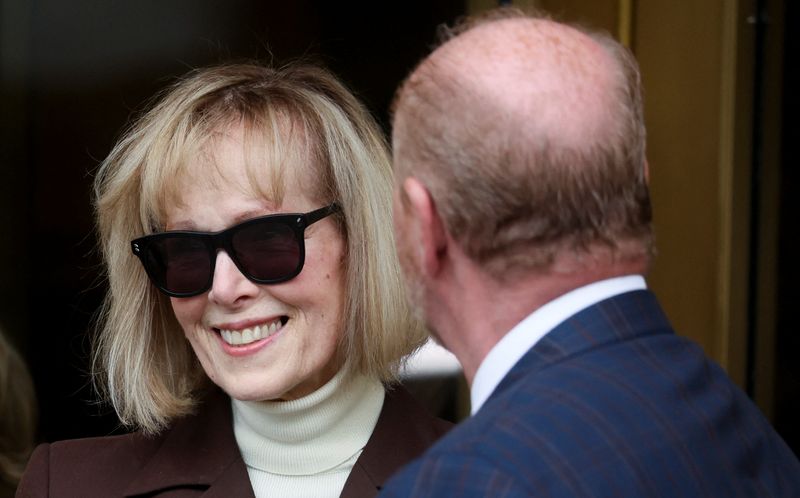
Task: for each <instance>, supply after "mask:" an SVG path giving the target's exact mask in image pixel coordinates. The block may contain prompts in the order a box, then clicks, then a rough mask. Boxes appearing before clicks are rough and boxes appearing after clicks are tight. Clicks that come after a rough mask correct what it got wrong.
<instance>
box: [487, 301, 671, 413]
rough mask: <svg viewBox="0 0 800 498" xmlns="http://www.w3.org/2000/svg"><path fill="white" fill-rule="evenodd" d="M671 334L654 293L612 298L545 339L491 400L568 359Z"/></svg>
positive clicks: (499, 386)
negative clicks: (532, 374)
mask: <svg viewBox="0 0 800 498" xmlns="http://www.w3.org/2000/svg"><path fill="white" fill-rule="evenodd" d="M671 333H673V332H672V327H671V326H670V324H669V320H668V319H667V317H666V315H664V312H663V310H662V309H661V306H660V305H659V304H658V301H657V300H656V297H655V295H654V294H653V293H652V292H650V291H647V290H640V291H632V292H626V293H624V294H620V295H617V296H614V297H611V298H609V299H606V300H604V301H601V302H599V303H597V304H594V305H592V306H589V307H588V308H586V309H584V310H582V311H580V312H578V313H576V314H575V315H573V316H571V317H570V318H568V319H567V320H565V321H564V322H562V323H561V324H559V325H558V326H557V327H556V328H554V329H553V330H551V331H550V332H549V333H548V334H547V335H545V336H544V337H543V338H542V339H541V340H540V341H539V342H538V343H536V345H535V346H534V347H533V348H531V349H530V351H528V352H527V353H526V354H525V356H523V357H522V358H521V359H520V360H519V361H518V362H517V364H516V365H514V367H513V368H512V369H511V371H509V373H508V374H507V375H506V376H505V377H504V378H503V380H502V382H500V384H499V385H498V386H497V389H495V390H494V392H493V393H492V395H491V396H490V397H489V400H491V399H492V398H494V397H495V396H497V395H499V394H500V393H501V392H503V391H505V390H506V389H508V388H509V387H511V386H512V385H514V384H515V383H516V382H517V381H519V380H520V379H521V378H523V377H525V376H526V375H530V374H531V372H534V371H538V370H541V369H543V368H545V367H547V366H549V365H552V364H554V363H558V362H560V361H562V360H563V359H565V358H568V357H572V356H575V355H578V354H581V353H582V352H585V351H588V350H591V349H595V348H598V347H602V346H603V345H607V344H610V343H613V342H619V341H624V340H627V339H630V338H633V337H636V336H643V335H651V334H671Z"/></svg>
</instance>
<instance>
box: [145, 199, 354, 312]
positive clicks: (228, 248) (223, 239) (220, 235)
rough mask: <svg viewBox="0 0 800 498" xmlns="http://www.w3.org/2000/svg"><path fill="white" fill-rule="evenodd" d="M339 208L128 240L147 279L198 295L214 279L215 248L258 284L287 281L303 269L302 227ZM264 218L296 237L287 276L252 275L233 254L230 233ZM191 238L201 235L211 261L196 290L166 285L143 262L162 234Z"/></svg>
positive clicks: (170, 293) (187, 294)
mask: <svg viewBox="0 0 800 498" xmlns="http://www.w3.org/2000/svg"><path fill="white" fill-rule="evenodd" d="M340 211H341V208H340V207H339V205H338V204H336V203H335V202H334V203H331V204H329V205H327V206H325V207H321V208H319V209H315V210H313V211H309V212H308V213H277V214H268V215H266V216H259V217H257V218H250V219H249V220H245V221H243V222H241V223H237V224H236V225H233V226H231V227H228V228H226V229H224V230H221V231H219V232H198V231H191V230H173V231H167V232H158V233H153V234H150V235H145V236H143V237H139V238H137V239H134V240H132V241H131V250H132V251H133V254H134V255H136V256H137V257H138V258H139V260H140V261H141V263H142V266H143V267H144V270H145V272H146V273H147V276H148V277H149V278H150V282H152V283H153V285H154V286H155V287H156V288H157V289H158V290H159V291H161V292H163V293H164V294H166V295H168V296H170V297H193V296H199V295H200V294H203V293H204V292H206V291H208V290H209V289H210V288H211V286H212V284H213V282H214V270H215V267H216V261H217V252H218V251H220V250H223V251H225V253H226V254H227V255H228V257H229V258H231V261H233V263H234V264H235V265H236V268H238V269H239V271H240V272H241V273H242V275H244V276H245V277H246V278H247V279H248V280H250V281H251V282H255V283H257V284H278V283H281V282H286V281H288V280H291V279H293V278H294V277H296V276H297V275H299V274H300V272H301V271H302V270H303V266H304V265H305V254H306V245H305V239H304V237H303V235H304V233H305V229H306V228H308V227H309V226H310V225H312V224H314V223H316V222H317V221H319V220H321V219H323V218H325V217H327V216H330V215H332V214H334V213H338V212H340ZM264 222H272V223H271V224H275V225H283V226H287V227H289V228H290V229H291V230H292V233H293V234H294V237H295V240H296V241H297V245H298V251H299V254H298V264H297V268H296V270H295V271H293V272H291V273H290V274H288V275H286V276H282V277H280V278H271V279H261V278H256V277H255V276H253V275H251V274H250V273H249V272H248V271H246V269H245V268H244V267H243V265H242V264H241V262H240V261H239V258H237V257H236V251H234V249H233V236H234V234H235V233H236V232H238V231H240V230H242V229H243V228H246V227H248V226H250V225H255V224H261V223H264ZM184 237H185V238H193V239H200V240H202V241H203V245H204V246H205V247H206V249H207V250H208V255H209V261H210V263H211V268H210V271H209V276H208V280H207V281H206V282H205V284H203V286H202V288H201V289H199V290H197V291H191V292H174V291H171V290H169V289H167V288H166V287H165V286H164V285H161V284H160V283H159V281H158V278H157V277H156V275H154V274H153V273H152V272H151V269H150V268H149V267H148V265H147V263H146V262H145V257H146V256H145V255H146V253H147V249H148V246H149V245H150V244H153V243H156V242H158V241H159V240H161V239H165V238H184Z"/></svg>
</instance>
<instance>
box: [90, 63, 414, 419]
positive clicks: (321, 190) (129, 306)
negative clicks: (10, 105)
mask: <svg viewBox="0 0 800 498" xmlns="http://www.w3.org/2000/svg"><path fill="white" fill-rule="evenodd" d="M232 126H243V127H244V132H245V145H244V148H245V155H246V158H248V160H247V163H246V164H247V168H248V175H249V178H250V183H251V184H252V185H251V187H252V189H253V193H254V195H263V197H264V198H265V199H267V200H270V201H273V202H275V204H276V205H279V204H280V200H281V198H282V196H283V191H284V182H283V181H282V179H283V177H284V176H285V175H284V173H288V174H291V172H292V171H306V170H308V169H309V168H310V169H311V171H313V173H312V174H311V175H310V177H311V178H314V181H313V182H311V184H307V185H304V188H306V189H307V191H308V195H309V197H311V198H314V199H316V200H318V201H319V202H320V205H324V204H327V203H330V202H334V201H335V202H336V203H337V204H338V205H339V206H340V207H341V213H340V214H338V215H336V219H337V222H338V224H339V228H340V230H341V233H342V237H343V238H344V240H345V241H346V258H345V263H344V264H345V266H346V268H345V271H346V283H345V292H346V293H347V295H346V299H345V305H344V309H343V310H341V313H342V323H343V331H344V332H343V334H344V337H343V338H342V340H341V341H340V347H339V351H338V354H339V355H340V357H341V358H342V360H343V361H344V365H345V366H344V368H348V369H352V370H354V371H357V372H360V373H362V374H365V375H368V376H371V377H373V378H379V379H381V380H384V381H388V380H391V379H393V378H394V374H395V372H396V367H397V366H398V363H399V362H400V361H401V359H402V358H403V357H404V356H405V355H407V354H408V353H410V352H411V351H413V350H414V349H415V348H416V347H417V346H419V345H420V344H421V343H422V342H423V340H424V338H425V334H424V332H423V329H422V327H421V325H420V324H419V323H417V322H416V321H414V320H413V318H412V314H411V313H409V312H408V308H407V305H406V302H405V299H404V297H405V296H404V294H403V287H402V280H401V276H400V271H399V265H398V261H397V255H396V250H395V246H394V238H393V233H392V219H391V197H392V196H391V192H392V184H391V165H390V162H389V155H388V148H387V145H386V140H385V138H384V136H383V134H382V132H381V130H380V129H379V127H378V126H377V124H376V123H375V121H374V119H373V118H372V117H371V116H370V114H369V113H368V112H367V111H366V110H365V109H364V108H363V106H362V105H361V104H360V103H359V102H358V101H357V100H356V99H355V97H353V95H352V94H351V93H350V92H349V91H348V90H347V89H346V88H345V87H344V86H343V85H342V84H341V83H340V82H339V81H337V79H336V78H335V77H334V76H333V75H332V74H330V73H329V72H328V71H326V70H323V69H321V68H318V67H314V66H309V65H291V66H287V67H283V68H279V69H273V68H269V67H263V66H260V65H257V64H242V65H224V66H219V67H212V68H207V69H202V70H197V71H193V72H191V73H189V74H188V75H187V76H186V77H184V78H183V79H181V80H180V81H179V82H177V84H175V85H174V86H172V87H171V88H169V89H168V90H167V91H166V92H165V93H164V94H163V95H162V96H161V97H160V98H159V99H158V100H157V102H156V104H155V105H154V106H153V107H152V109H151V110H149V111H148V112H147V113H145V114H144V115H143V116H141V117H140V118H139V119H138V120H136V122H135V123H134V124H133V125H132V127H131V128H130V129H129V130H128V131H127V133H126V134H125V135H124V136H123V137H122V139H121V140H120V141H119V143H118V144H117V145H116V147H115V148H114V149H113V150H112V152H111V153H110V155H109V156H108V158H107V159H106V160H105V161H104V162H103V164H102V165H101V167H100V169H99V172H98V175H97V178H96V181H95V209H96V217H97V226H98V230H99V235H100V243H101V249H102V253H103V257H104V260H105V266H106V269H107V276H108V283H109V287H110V289H109V293H108V295H107V298H106V301H105V304H104V308H103V310H102V314H101V318H100V320H99V323H98V327H97V333H96V337H95V343H94V370H95V379H96V385H97V387H98V388H99V391H100V393H101V395H103V396H104V397H105V398H106V399H107V400H109V401H110V402H111V403H112V404H113V406H114V408H115V409H116V411H117V414H118V415H119V417H120V419H121V421H122V422H123V423H125V424H128V425H132V426H136V427H138V428H140V429H143V430H144V431H146V432H156V431H158V430H160V429H163V428H164V427H165V426H166V425H167V424H168V423H169V422H170V421H171V420H172V419H174V418H175V417H177V416H180V415H183V414H186V413H187V412H189V411H191V409H192V407H193V406H194V405H195V403H196V399H195V398H197V392H198V390H199V389H200V388H201V387H203V386H204V385H206V384H207V383H208V379H207V378H206V376H205V374H204V373H203V370H202V367H201V366H200V364H199V362H198V360H197V359H196V357H195V355H194V353H193V352H192V349H191V347H190V345H189V344H188V342H187V341H186V340H185V338H184V334H183V332H182V331H181V329H180V326H179V324H178V323H177V320H176V319H175V316H174V314H173V311H172V307H171V305H170V301H169V299H168V298H167V297H166V296H164V295H162V294H161V293H159V292H158V291H157V290H156V289H155V287H154V286H153V285H151V284H150V282H149V280H148V278H147V275H146V274H145V271H144V269H143V268H142V266H141V265H140V264H139V261H137V259H136V257H135V256H134V255H133V254H132V253H131V250H130V240H131V239H133V238H135V237H139V236H142V235H144V234H148V233H152V232H154V231H158V230H161V229H163V225H164V219H165V210H166V209H167V208H168V207H169V206H174V205H175V203H178V202H181V200H180V199H181V196H180V194H181V192H180V185H181V184H182V183H181V179H184V180H185V179H186V178H187V175H192V176H191V179H192V181H215V180H213V179H212V178H217V179H219V177H220V174H223V173H222V171H221V170H220V171H217V173H218V174H217V175H214V171H213V166H212V170H211V171H209V170H207V169H206V170H197V169H196V168H197V164H198V163H206V162H207V161H198V157H199V155H202V154H207V153H209V150H208V149H210V148H212V147H213V143H214V140H216V139H217V138H218V137H219V136H220V134H221V133H224V132H225V131H226V130H228V129H230V128H231V127H232ZM253 151H257V152H253ZM259 154H261V156H259ZM264 155H266V157H263V156H264ZM264 161H266V162H267V163H268V164H269V166H265V163H264Z"/></svg>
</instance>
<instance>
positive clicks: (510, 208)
mask: <svg viewBox="0 0 800 498" xmlns="http://www.w3.org/2000/svg"><path fill="white" fill-rule="evenodd" d="M392 140H393V146H394V161H395V168H396V171H395V173H396V190H395V225H396V226H395V228H396V232H397V241H398V247H399V251H400V253H401V260H402V263H403V267H404V270H405V272H406V274H407V285H408V290H409V294H410V297H411V299H412V301H413V302H414V303H415V305H416V307H417V309H418V311H419V313H420V314H421V315H422V316H423V317H424V319H425V320H426V321H427V323H428V325H429V327H430V329H431V330H432V333H433V334H434V335H435V336H436V337H437V338H438V340H439V341H440V342H441V343H442V344H444V345H445V346H446V347H447V348H448V349H450V350H451V351H452V352H453V353H455V355H456V356H457V357H458V359H459V360H460V361H461V363H462V366H463V368H464V373H465V375H466V378H467V381H468V383H469V385H470V389H471V397H472V416H471V417H470V418H469V419H467V420H466V421H465V422H463V423H462V424H461V425H459V426H458V427H457V428H456V429H455V430H453V431H451V432H450V433H449V434H448V435H447V436H446V437H445V438H443V439H442V440H441V441H440V442H439V443H438V444H436V445H435V446H434V447H432V448H431V449H430V450H429V451H428V452H427V453H425V454H424V455H423V456H422V457H421V458H419V459H418V460H416V461H415V462H413V463H412V464H411V465H410V466H408V467H407V468H406V469H404V470H403V471H402V472H401V473H400V474H399V475H397V476H396V477H395V478H394V479H393V480H392V481H391V482H390V483H389V485H388V486H387V487H386V488H385V489H384V495H386V496H397V497H406V496H430V497H450V496H491V497H501V496H570V497H572V496H646V497H651V496H671V497H672V496H681V497H685V496H713V497H731V496H787V497H788V496H794V497H797V496H800V464H799V463H798V460H797V458H796V457H795V456H794V455H793V454H792V452H791V450H790V449H789V448H788V447H787V446H786V444H785V443H784V442H783V441H782V440H781V439H780V437H779V436H778V435H777V434H776V433H775V431H774V430H773V429H772V427H771V426H770V424H769V423H768V422H767V420H765V418H764V417H763V416H762V414H761V413H760V412H759V411H758V409H757V408H756V407H755V406H754V404H753V403H752V402H751V401H750V400H749V399H748V398H747V396H746V395H745V394H744V393H743V392H742V391H741V390H739V389H738V388H737V387H736V386H735V385H734V384H733V383H732V382H731V381H730V380H729V379H728V377H727V376H726V375H725V373H724V372H723V371H722V369H721V368H720V367H719V366H718V365H716V364H714V363H713V362H712V361H711V360H709V359H708V358H707V357H706V356H705V355H704V354H703V351H702V350H701V349H700V348H699V347H698V346H697V345H696V344H694V343H692V342H691V341H689V340H687V339H684V338H682V337H680V336H679V335H676V334H675V332H674V331H673V329H672V327H671V325H670V324H669V322H668V320H667V318H666V317H665V316H664V313H663V312H662V310H661V308H660V306H659V304H658V302H657V300H656V298H655V296H654V295H653V294H652V293H651V292H650V291H648V290H647V286H646V283H645V280H644V275H645V274H646V273H647V269H648V266H649V265H650V262H651V258H652V254H653V235H652V228H651V208H650V198H649V193H648V186H647V181H648V175H647V163H646V160H645V128H644V123H643V118H642V102H641V89H640V78H639V73H638V68H637V64H636V62H635V61H634V59H633V58H632V57H631V55H630V54H629V53H628V52H627V51H626V50H625V49H624V48H623V47H621V46H620V45H619V44H618V43H617V42H615V41H614V40H613V39H612V38H610V37H608V36H606V35H604V34H598V33H592V32H586V31H583V30H579V29H576V28H573V27H570V26H566V25H564V24H559V23H556V22H553V21H551V20H548V19H545V18H542V17H528V16H525V15H523V14H521V13H519V12H516V11H507V10H501V11H497V12H494V13H492V14H491V15H489V16H487V17H485V18H481V19H478V20H472V21H468V22H467V23H466V24H465V25H464V26H462V27H460V28H457V30H456V31H455V32H454V33H453V36H452V37H451V38H449V40H448V41H446V42H444V43H443V44H442V45H441V46H439V48H438V49H436V50H435V51H434V52H433V53H432V54H431V55H430V56H429V57H428V58H427V59H425V60H424V61H423V62H422V63H421V64H420V65H419V66H418V67H417V68H416V70H415V71H414V72H413V73H412V74H411V76H410V77H409V78H408V79H407V80H406V81H405V83H404V84H403V85H402V87H401V88H400V90H399V91H398V95H397V97H396V101H395V108H394V117H393V135H392Z"/></svg>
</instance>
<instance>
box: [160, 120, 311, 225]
mask: <svg viewBox="0 0 800 498" xmlns="http://www.w3.org/2000/svg"><path fill="white" fill-rule="evenodd" d="M312 157H313V156H312V154H310V153H309V148H308V147H307V146H305V142H302V143H301V142H299V141H298V140H291V139H282V137H280V136H265V134H263V133H258V132H257V131H256V132H253V131H248V130H247V129H245V128H244V127H241V126H239V127H236V128H229V129H226V130H223V131H218V132H215V133H213V134H211V135H210V136H209V138H208V140H206V142H205V143H204V144H203V146H202V147H198V148H197V150H196V152H194V153H191V154H187V155H186V156H185V159H184V162H183V164H182V165H180V166H179V167H178V168H177V174H176V175H175V179H174V183H173V185H171V186H167V185H165V188H166V189H167V191H168V193H167V195H165V196H164V198H165V201H166V203H167V204H168V205H170V204H173V203H182V202H183V200H182V198H181V197H182V196H181V192H185V191H186V190H187V189H188V188H189V187H190V186H192V187H195V188H198V187H199V188H208V189H210V190H211V189H216V190H220V189H232V190H236V191H239V192H242V193H244V194H246V195H250V196H252V197H254V198H263V199H265V200H266V201H267V202H269V203H270V204H274V205H280V204H281V203H282V201H283V197H284V196H285V195H287V193H291V192H295V193H296V192H302V193H304V194H306V195H309V196H312V197H315V196H316V195H317V193H318V191H319V181H318V179H319V178H320V176H321V174H320V173H321V172H320V171H318V169H319V166H318V162H317V161H314V160H312ZM162 211H163V210H162Z"/></svg>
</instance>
